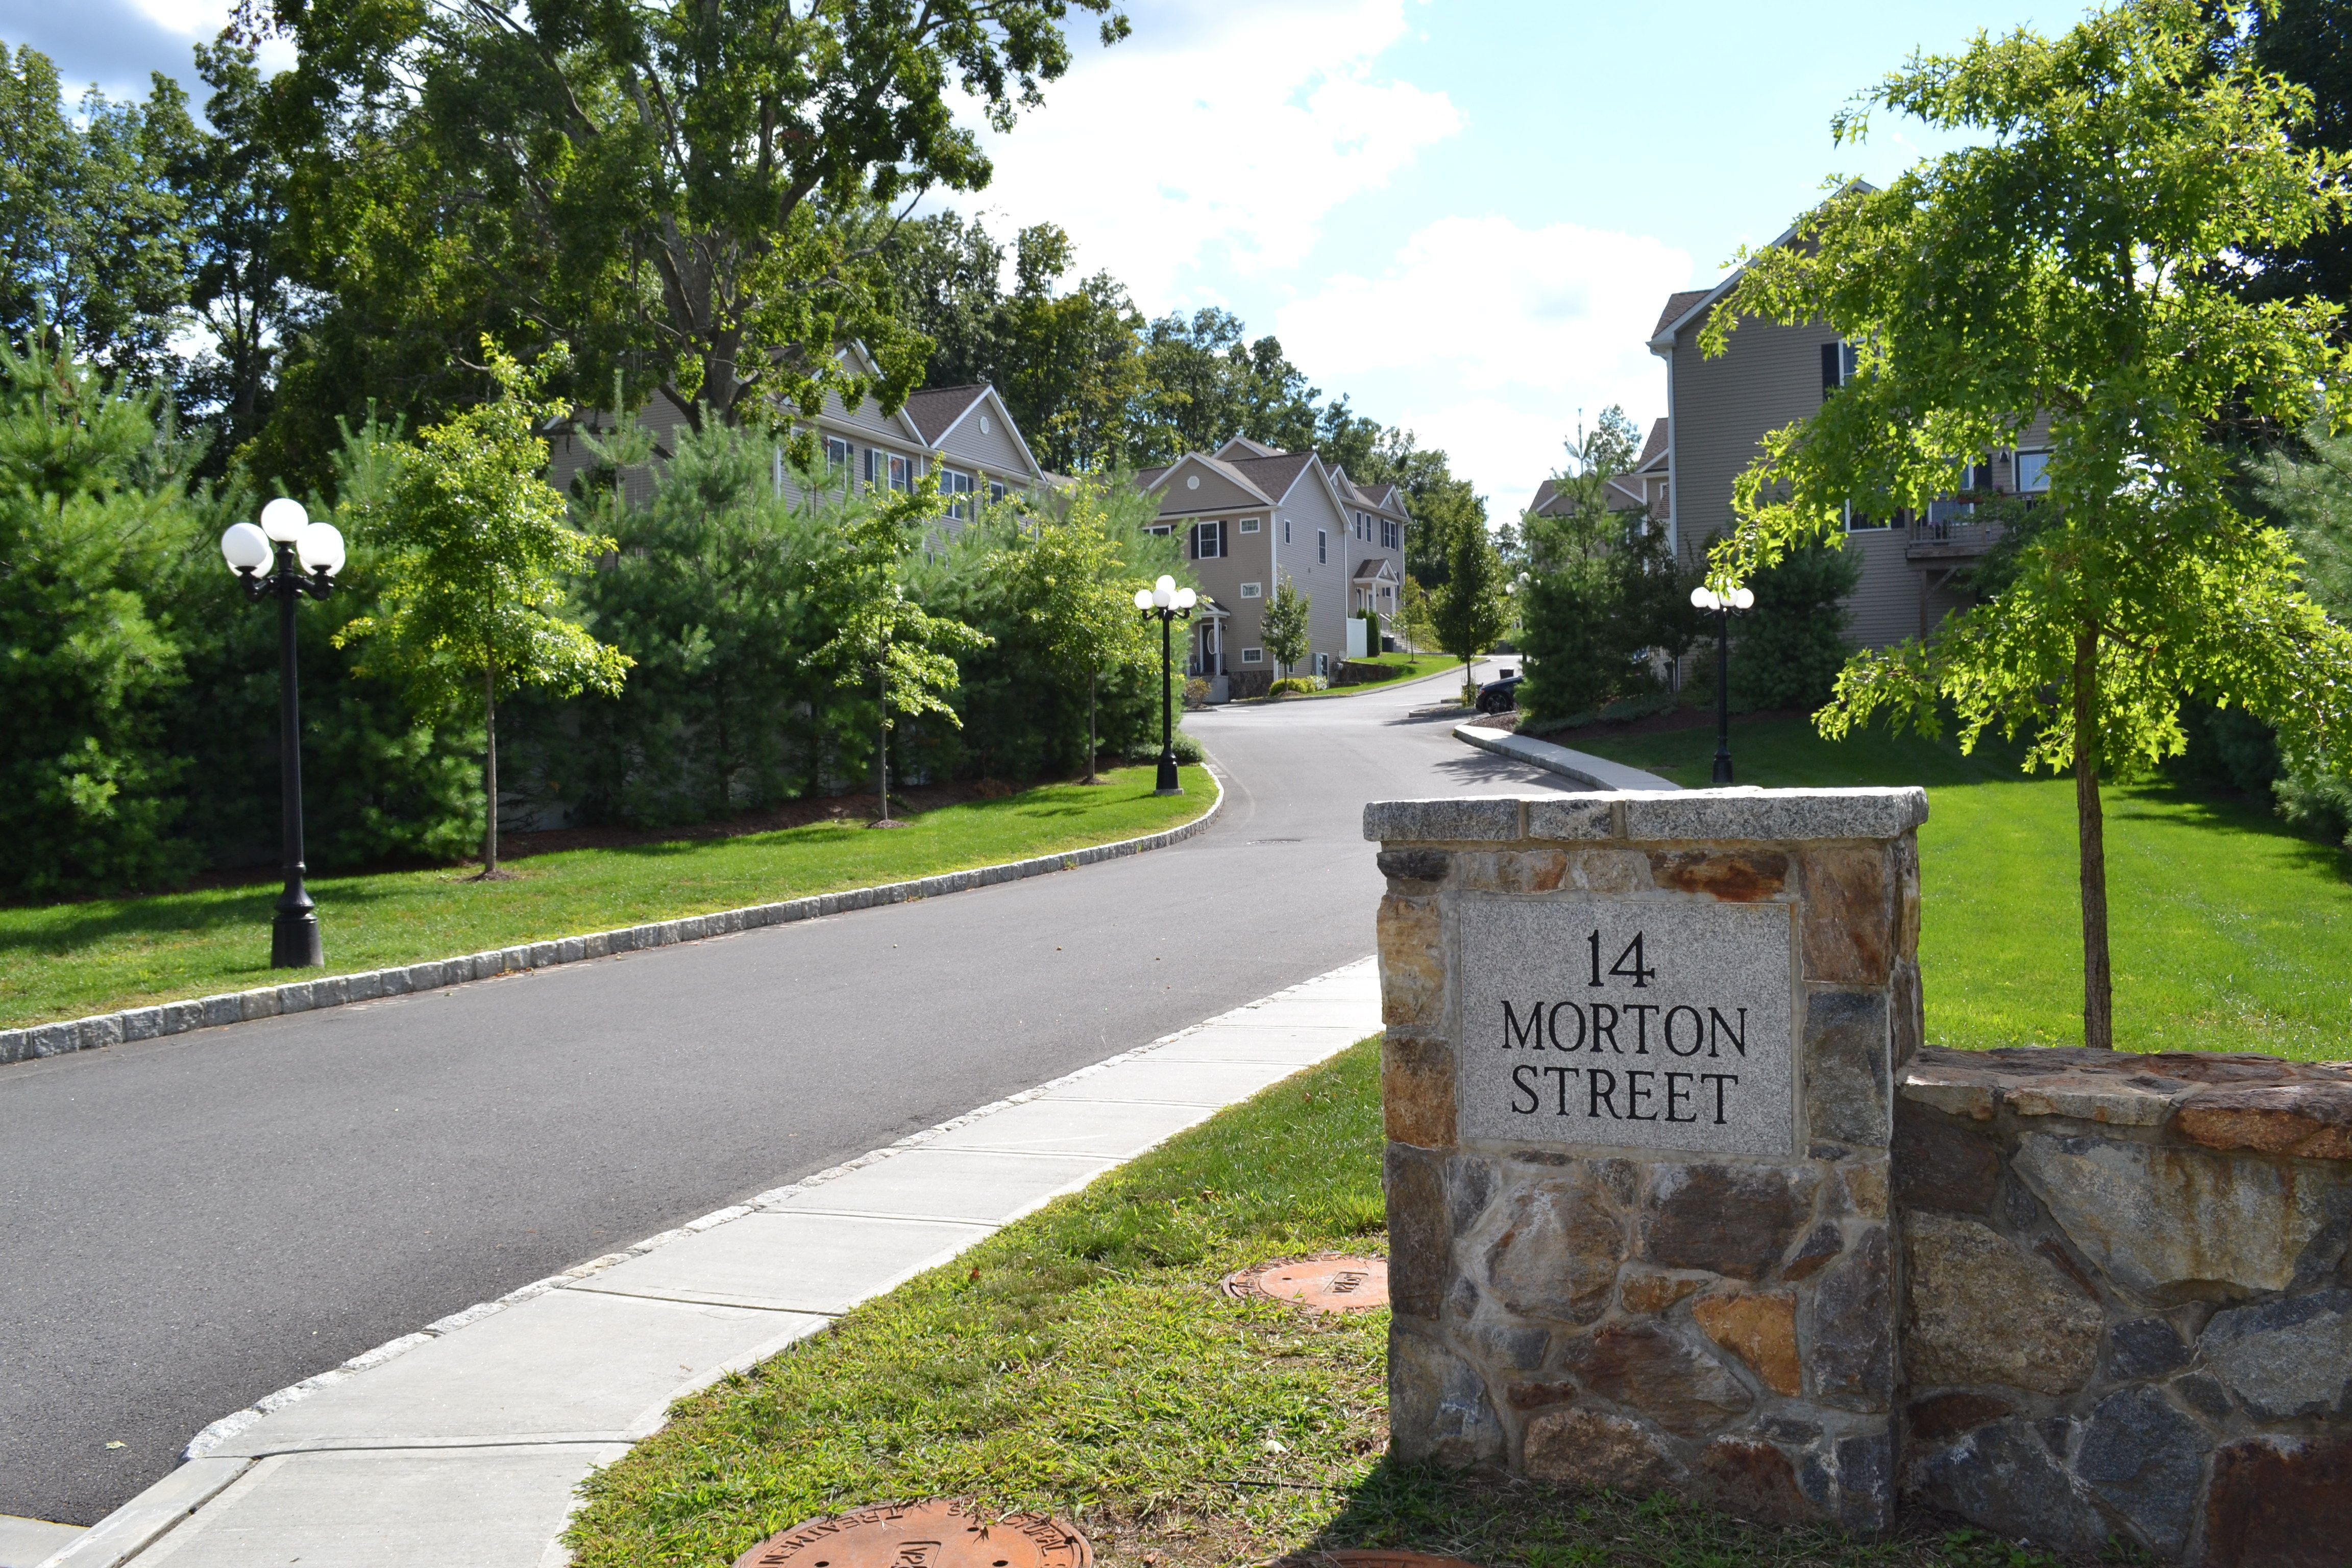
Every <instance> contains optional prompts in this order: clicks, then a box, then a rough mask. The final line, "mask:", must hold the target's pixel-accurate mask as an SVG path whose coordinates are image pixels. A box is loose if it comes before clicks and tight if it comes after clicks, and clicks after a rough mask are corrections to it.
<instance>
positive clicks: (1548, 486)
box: [1528, 479, 1559, 512]
mask: <svg viewBox="0 0 2352 1568" xmlns="http://www.w3.org/2000/svg"><path fill="white" fill-rule="evenodd" d="M1557 495H1559V480H1558V479H1546V480H1545V481H1544V482H1543V483H1541V484H1539V485H1538V486H1537V487H1536V499H1535V500H1531V501H1529V502H1528V510H1529V511H1538V512H1539V511H1541V510H1543V509H1544V508H1545V507H1546V506H1548V505H1549V504H1550V503H1551V500H1552V499H1553V498H1554V497H1555V496H1557Z"/></svg>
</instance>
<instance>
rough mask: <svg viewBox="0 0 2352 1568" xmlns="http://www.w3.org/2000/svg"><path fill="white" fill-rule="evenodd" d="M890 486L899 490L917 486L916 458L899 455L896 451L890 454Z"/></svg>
mask: <svg viewBox="0 0 2352 1568" xmlns="http://www.w3.org/2000/svg"><path fill="white" fill-rule="evenodd" d="M890 488H891V489H894V490H899V491H906V490H911V489H914V488H915V459H914V458H902V457H899V456H898V454H897V453H896V452H893V453H892V454H891V455H890Z"/></svg>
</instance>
